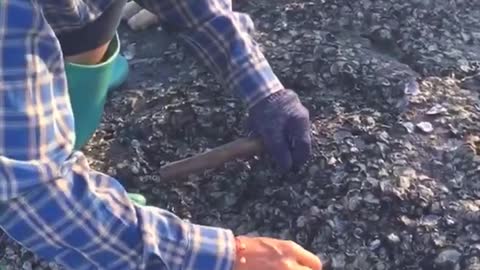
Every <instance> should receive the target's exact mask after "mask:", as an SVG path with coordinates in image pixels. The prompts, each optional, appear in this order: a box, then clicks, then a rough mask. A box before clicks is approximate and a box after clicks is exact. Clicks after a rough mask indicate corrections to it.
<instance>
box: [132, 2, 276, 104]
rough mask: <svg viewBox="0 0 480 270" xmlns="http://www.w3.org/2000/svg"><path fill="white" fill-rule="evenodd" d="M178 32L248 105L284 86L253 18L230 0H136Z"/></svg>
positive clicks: (220, 78) (211, 69)
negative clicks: (237, 9)
mask: <svg viewBox="0 0 480 270" xmlns="http://www.w3.org/2000/svg"><path fill="white" fill-rule="evenodd" d="M135 1H136V2H138V3H139V4H140V5H142V6H144V7H145V8H147V9H148V10H150V11H152V12H153V13H155V14H157V15H158V17H159V21H160V23H161V24H162V26H164V28H166V29H167V30H169V31H172V32H175V33H178V34H179V37H180V38H181V39H182V40H183V41H185V44H186V45H187V46H188V47H189V48H190V49H192V51H193V52H194V53H195V55H196V56H198V59H200V60H201V61H202V63H204V64H206V66H207V67H208V68H209V69H210V71H212V72H213V73H214V74H215V75H216V77H217V79H218V80H219V81H220V82H222V83H223V84H224V85H225V86H226V87H227V88H229V89H231V90H233V91H234V93H235V94H237V95H239V96H240V97H241V98H242V99H243V100H244V101H245V102H247V104H248V105H250V106H251V105H253V104H254V103H256V102H257V101H259V100H261V99H263V98H264V97H267V96H269V95H270V94H272V93H274V92H276V91H278V90H281V89H283V85H282V84H281V82H280V81H279V79H278V78H277V76H276V75H275V73H274V72H273V70H272V68H271V66H270V65H269V63H268V61H267V59H266V58H265V56H264V54H263V53H262V52H261V50H260V48H259V46H258V45H257V44H256V42H255V41H254V40H253V38H252V36H251V35H250V32H252V31H253V28H254V26H253V22H252V20H251V19H250V17H249V16H248V15H246V14H242V13H238V12H233V11H232V6H231V0H135Z"/></svg>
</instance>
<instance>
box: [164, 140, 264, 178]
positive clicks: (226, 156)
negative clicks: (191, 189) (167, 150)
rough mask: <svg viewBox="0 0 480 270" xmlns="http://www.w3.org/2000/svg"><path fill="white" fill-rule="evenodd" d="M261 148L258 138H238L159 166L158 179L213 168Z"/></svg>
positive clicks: (248, 155) (254, 152) (252, 153)
mask: <svg viewBox="0 0 480 270" xmlns="http://www.w3.org/2000/svg"><path fill="white" fill-rule="evenodd" d="M262 150H263V144H262V142H261V141H260V140H259V139H252V138H242V139H238V140H235V141H233V142H230V143H227V144H224V145H221V146H219V147H216V148H214V149H211V150H209V151H206V152H204V153H201V154H198V155H196V156H193V157H189V158H186V159H182V160H179V161H175V162H172V163H169V164H167V165H165V166H163V167H162V168H160V179H161V180H165V179H172V178H180V177H184V176H188V175H190V174H193V173H197V172H201V171H204V170H207V169H214V168H217V167H219V166H221V165H223V164H225V163H226V162H228V161H232V160H234V159H237V158H247V157H251V156H253V155H256V154H260V153H261V152H262Z"/></svg>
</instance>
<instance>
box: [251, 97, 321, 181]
mask: <svg viewBox="0 0 480 270" xmlns="http://www.w3.org/2000/svg"><path fill="white" fill-rule="evenodd" d="M248 126H249V128H250V130H251V131H252V132H253V133H254V134H255V135H257V136H260V137H261V138H262V139H263V143H264V145H265V147H266V150H267V153H269V154H270V155H271V157H272V158H273V160H274V161H275V163H276V165H277V166H278V167H279V171H280V172H282V173H285V172H287V171H289V170H291V169H299V168H300V167H301V166H302V165H304V164H305V162H307V160H308V159H309V158H310V154H311V151H312V149H311V134H310V132H311V131H310V116H309V112H308V110H307V109H306V108H305V107H304V106H303V105H302V103H301V102H300V99H299V98H298V96H297V94H296V93H295V92H293V91H292V90H288V89H285V90H281V91H279V92H276V93H274V94H272V95H271V96H269V97H267V98H265V99H263V100H261V101H260V102H259V103H257V104H255V105H254V106H253V107H252V108H251V109H250V112H249V118H248Z"/></svg>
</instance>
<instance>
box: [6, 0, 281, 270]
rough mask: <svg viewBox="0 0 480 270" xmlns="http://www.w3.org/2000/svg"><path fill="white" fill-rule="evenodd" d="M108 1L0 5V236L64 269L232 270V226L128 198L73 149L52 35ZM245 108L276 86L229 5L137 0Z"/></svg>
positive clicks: (243, 20)
mask: <svg viewBox="0 0 480 270" xmlns="http://www.w3.org/2000/svg"><path fill="white" fill-rule="evenodd" d="M112 1H114V0H1V1H0V228H1V229H2V230H4V231H5V232H6V233H7V234H8V235H9V236H10V237H11V238H13V239H15V240H16V241H18V242H19V243H20V244H21V245H23V246H24V247H26V248H27V249H29V250H31V251H33V252H34V253H36V254H37V255H39V256H40V257H42V258H44V259H47V260H54V261H56V262H57V263H59V264H61V265H63V266H65V267H66V268H68V269H76V270H81V269H169V270H194V269H195V270H197V269H202V270H203V269H217V270H224V269H225V270H230V269H232V268H233V262H234V260H235V254H234V249H235V247H234V246H235V244H234V239H233V233H232V232H231V231H230V230H228V229H223V228H216V227H210V226H203V225H197V224H192V223H189V222H186V221H184V220H182V219H180V218H179V217H177V216H175V215H173V214H172V213H170V212H168V211H165V210H162V209H159V208H155V207H148V206H147V207H142V206H138V205H135V204H132V202H131V201H130V200H129V199H128V197H127V193H126V191H125V189H124V188H123V187H122V185H121V184H120V183H119V182H118V181H117V180H116V179H114V178H112V177H110V176H108V175H105V174H103V173H101V172H98V171H95V170H93V169H91V168H89V165H88V163H87V160H86V157H85V156H84V155H83V154H82V153H81V152H78V151H73V143H74V139H75V134H74V122H73V116H72V109H71V106H70V100H69V95H68V90H67V83H66V77H65V70H64V66H63V57H62V54H61V49H60V47H59V43H58V40H57V39H56V36H55V33H59V32H61V31H68V30H69V29H74V28H77V27H80V26H82V25H84V24H85V23H86V22H89V21H91V20H94V19H95V18H96V17H97V16H99V15H100V14H101V13H102V11H103V10H105V8H106V7H107V6H108V5H109V4H110V3H111V2H112ZM138 2H139V3H141V4H142V5H144V6H145V7H146V8H148V9H149V10H151V11H153V12H154V13H156V14H158V16H159V18H160V20H161V22H162V24H163V25H164V26H166V27H167V28H168V29H170V30H171V31H175V32H177V33H178V34H179V38H180V39H182V40H183V41H185V42H186V44H188V45H190V47H191V48H193V49H194V51H195V52H196V53H197V54H198V56H199V59H202V60H204V61H205V63H206V64H207V66H208V67H210V68H211V71H212V72H213V73H214V74H215V75H216V76H217V77H218V78H219V79H221V81H222V82H223V83H225V85H226V86H227V87H228V88H230V89H232V90H233V91H234V92H236V93H238V94H240V96H241V97H243V99H244V100H245V101H246V102H247V103H248V104H254V103H255V102H256V101H258V100H260V99H261V98H263V97H266V96H268V95H269V94H271V93H273V92H275V91H276V90H278V89H281V88H283V87H282V85H281V84H280V82H279V81H278V79H277V78H276V76H275V75H274V74H273V72H272V70H271V68H270V66H269V64H268V63H267V61H266V59H265V58H264V56H263V54H262V53H261V52H260V50H259V48H258V46H257V45H256V44H255V42H254V41H253V40H252V39H251V37H250V36H249V33H250V31H251V30H253V23H252V21H251V20H250V18H249V17H248V16H246V15H245V14H241V13H236V12H233V11H232V6H231V1H230V0H156V1H154V0H151V1H147V0H142V1H140V0H139V1H138Z"/></svg>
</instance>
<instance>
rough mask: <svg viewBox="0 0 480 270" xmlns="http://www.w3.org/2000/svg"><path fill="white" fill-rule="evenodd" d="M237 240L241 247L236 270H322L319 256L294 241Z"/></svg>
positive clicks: (264, 238) (262, 238) (268, 239)
mask: <svg viewBox="0 0 480 270" xmlns="http://www.w3.org/2000/svg"><path fill="white" fill-rule="evenodd" d="M237 239H239V242H238V243H237V244H240V243H241V245H240V246H241V247H240V250H239V252H238V253H237V258H236V260H235V268H234V270H251V269H262V270H322V263H321V261H320V259H319V258H318V257H317V256H315V255H314V254H312V253H310V252H309V251H307V250H305V249H304V248H302V247H301V246H300V245H298V244H296V243H294V242H292V241H284V240H277V239H272V238H267V237H253V238H252V237H246V236H238V237H237ZM242 246H243V248H242Z"/></svg>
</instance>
